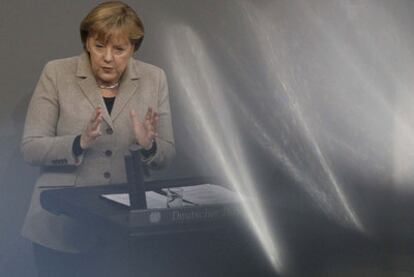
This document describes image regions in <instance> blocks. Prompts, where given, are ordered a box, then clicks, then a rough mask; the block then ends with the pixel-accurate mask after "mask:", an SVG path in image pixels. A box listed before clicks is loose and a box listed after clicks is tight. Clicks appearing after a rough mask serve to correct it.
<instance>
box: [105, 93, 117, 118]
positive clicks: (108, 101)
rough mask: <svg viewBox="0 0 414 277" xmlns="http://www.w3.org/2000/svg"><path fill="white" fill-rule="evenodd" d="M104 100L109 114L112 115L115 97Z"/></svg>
mask: <svg viewBox="0 0 414 277" xmlns="http://www.w3.org/2000/svg"><path fill="white" fill-rule="evenodd" d="M103 100H104V102H105V106H106V109H107V110H108V113H109V114H111V112H112V108H113V106H114V103H115V96H112V97H104V98H103Z"/></svg>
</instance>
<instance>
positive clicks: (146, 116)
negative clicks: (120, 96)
mask: <svg viewBox="0 0 414 277" xmlns="http://www.w3.org/2000/svg"><path fill="white" fill-rule="evenodd" d="M152 114H153V112H152V108H151V107H148V110H147V113H146V114H145V120H149V121H151V120H152V116H153V115H152Z"/></svg>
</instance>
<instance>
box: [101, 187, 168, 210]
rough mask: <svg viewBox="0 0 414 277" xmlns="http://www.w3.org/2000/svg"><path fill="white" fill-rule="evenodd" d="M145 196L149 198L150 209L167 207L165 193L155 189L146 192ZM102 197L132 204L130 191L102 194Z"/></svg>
mask: <svg viewBox="0 0 414 277" xmlns="http://www.w3.org/2000/svg"><path fill="white" fill-rule="evenodd" d="M145 196H146V198H147V208H148V209H161V208H165V205H166V203H167V198H166V197H165V196H164V195H161V194H159V193H156V192H153V191H147V192H145ZM102 197H103V198H106V199H109V200H111V201H114V202H116V203H119V204H122V205H125V206H128V207H129V206H131V203H130V201H129V194H128V193H114V194H102Z"/></svg>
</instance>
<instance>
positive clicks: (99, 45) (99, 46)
mask: <svg viewBox="0 0 414 277" xmlns="http://www.w3.org/2000/svg"><path fill="white" fill-rule="evenodd" d="M95 47H96V48H102V47H103V45H102V44H95Z"/></svg>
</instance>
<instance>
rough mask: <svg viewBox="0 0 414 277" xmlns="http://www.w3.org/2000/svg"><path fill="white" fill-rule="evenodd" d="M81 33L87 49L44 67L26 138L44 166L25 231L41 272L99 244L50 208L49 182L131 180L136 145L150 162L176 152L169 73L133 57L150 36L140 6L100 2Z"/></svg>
mask: <svg viewBox="0 0 414 277" xmlns="http://www.w3.org/2000/svg"><path fill="white" fill-rule="evenodd" d="M80 33H81V40H82V43H83V46H84V49H85V52H84V53H83V54H81V55H80V56H77V57H72V58H66V59H61V60H55V61H51V62H49V63H48V64H47V65H46V66H45V68H44V70H43V72H42V75H41V77H40V80H39V82H38V84H37V87H36V89H35V91H34V94H33V96H32V99H31V101H30V104H29V108H28V112H27V117H26V123H25V128H24V134H23V139H22V146H21V148H22V153H23V156H24V159H25V160H26V161H27V162H29V163H30V164H33V165H38V166H40V167H41V172H40V176H39V178H38V179H37V182H36V187H35V189H34V193H33V197H32V201H31V205H30V209H29V212H28V214H27V217H26V220H25V223H24V227H23V231H22V234H23V236H25V237H26V238H28V239H30V240H31V241H32V242H33V243H34V246H35V247H34V249H35V256H36V260H37V261H38V263H39V267H40V271H42V267H44V266H45V264H46V266H47V264H48V263H50V259H52V258H53V259H54V258H56V257H60V256H62V258H61V259H60V260H62V261H64V263H65V264H70V263H68V262H67V261H68V260H73V261H74V263H76V261H77V260H83V259H79V257H80V256H79V255H81V254H77V253H84V252H85V251H86V252H88V251H89V252H88V253H90V251H92V250H91V249H94V247H96V245H97V243H98V242H97V241H96V238H95V236H93V234H90V233H88V230H85V229H83V228H82V227H81V226H79V225H78V224H77V223H76V222H74V221H73V220H71V219H70V218H68V217H66V216H64V215H60V216H56V215H53V214H51V213H49V212H47V211H45V210H44V209H43V208H42V207H41V205H40V201H39V197H40V194H41V192H42V191H43V190H44V189H50V188H58V187H70V186H95V185H106V184H117V183H125V182H126V173H125V165H124V156H125V154H127V153H128V148H129V146H131V145H132V144H138V145H140V146H141V148H142V149H141V154H142V157H143V161H144V164H146V165H147V166H148V167H150V168H154V169H155V168H161V167H164V166H165V165H166V164H168V162H169V161H170V160H171V158H172V156H173V155H174V140H173V133H172V126H171V119H170V106H169V100H168V88H167V83H166V77H165V74H164V72H163V71H162V70H161V69H159V68H157V67H155V66H153V65H149V64H146V63H143V62H141V61H138V60H135V59H134V58H133V57H132V55H133V53H134V52H135V51H137V50H138V48H139V46H140V44H141V42H142V40H143V38H144V28H143V25H142V23H141V20H140V19H139V17H138V16H137V14H136V13H135V11H134V10H133V9H131V8H130V7H129V6H127V5H125V4H124V3H122V2H117V1H115V2H106V3H102V4H100V5H98V6H96V7H95V8H94V9H93V10H92V11H90V13H89V14H88V15H87V16H86V17H85V18H84V19H83V21H82V22H81V25H80ZM66 253H72V254H66ZM57 259H59V258H57ZM48 261H49V262H48ZM53 263H59V261H54V262H53ZM70 267H73V266H70ZM50 270H51V269H50V268H49V269H44V270H43V271H50ZM69 275H70V274H69ZM55 276H58V275H55Z"/></svg>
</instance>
